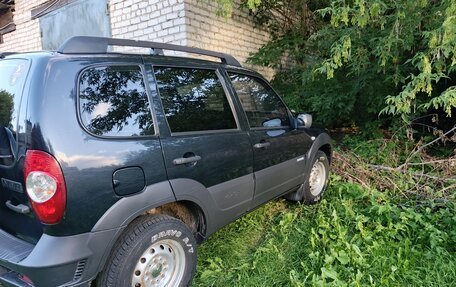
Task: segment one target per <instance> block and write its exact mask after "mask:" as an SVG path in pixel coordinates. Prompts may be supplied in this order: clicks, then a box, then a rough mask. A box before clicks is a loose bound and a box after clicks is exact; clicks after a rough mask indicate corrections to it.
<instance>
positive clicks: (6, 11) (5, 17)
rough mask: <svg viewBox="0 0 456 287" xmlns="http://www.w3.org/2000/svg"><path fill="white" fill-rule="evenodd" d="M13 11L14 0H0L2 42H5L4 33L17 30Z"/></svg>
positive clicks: (0, 39)
mask: <svg viewBox="0 0 456 287" xmlns="http://www.w3.org/2000/svg"><path fill="white" fill-rule="evenodd" d="M13 12H14V0H0V44H1V43H3V35H5V34H6V33H10V32H12V31H14V30H16V25H15V24H14V21H13Z"/></svg>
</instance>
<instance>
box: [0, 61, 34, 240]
mask: <svg viewBox="0 0 456 287" xmlns="http://www.w3.org/2000/svg"><path fill="white" fill-rule="evenodd" d="M29 68H30V61H29V60H26V59H7V60H1V61H0V75H1V76H0V230H4V231H6V232H8V233H9V234H12V235H15V236H18V237H20V238H22V239H25V240H27V241H29V242H36V241H37V240H38V239H39V237H40V236H41V234H42V228H41V224H40V222H39V221H38V220H37V219H36V218H34V217H33V215H32V213H31V212H30V208H29V206H28V199H27V195H26V193H25V188H24V186H23V185H22V183H21V182H22V181H23V174H22V168H21V165H22V163H21V154H22V155H23V151H24V149H25V141H26V137H25V132H24V129H25V127H24V123H25V101H26V99H25V97H24V98H23V94H26V92H24V90H25V86H26V81H27V73H28V71H29Z"/></svg>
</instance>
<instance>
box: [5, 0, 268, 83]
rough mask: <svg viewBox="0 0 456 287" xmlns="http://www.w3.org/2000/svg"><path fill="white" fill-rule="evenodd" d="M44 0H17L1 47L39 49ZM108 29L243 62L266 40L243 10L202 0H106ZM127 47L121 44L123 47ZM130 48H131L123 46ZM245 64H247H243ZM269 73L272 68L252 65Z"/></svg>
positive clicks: (122, 35) (116, 34) (120, 35)
mask: <svg viewBox="0 0 456 287" xmlns="http://www.w3.org/2000/svg"><path fill="white" fill-rule="evenodd" d="M45 1H46V0H16V1H15V2H16V12H15V15H14V22H15V23H16V31H14V32H12V33H9V34H6V35H4V41H5V43H4V44H0V51H33V50H40V49H41V37H40V27H39V20H31V19H30V15H31V14H30V11H31V9H32V8H34V7H36V6H37V5H39V4H41V3H43V2H45ZM108 3H109V13H110V20H111V34H112V36H113V37H116V38H124V39H136V40H149V41H157V42H164V43H173V44H178V45H186V46H191V47H198V48H203V49H208V50H214V51H219V52H224V53H229V54H232V55H233V56H235V57H236V58H237V59H238V60H239V61H240V62H241V63H244V62H245V60H246V59H247V57H248V56H249V54H250V53H251V52H254V51H257V50H258V48H259V47H261V45H262V44H264V43H266V42H267V41H268V40H269V34H268V32H267V31H265V30H264V29H260V28H258V27H255V25H254V24H253V21H252V18H251V17H250V16H249V15H248V13H247V12H246V11H239V10H237V11H234V13H233V16H232V17H230V18H228V19H227V18H224V17H218V16H217V15H216V13H215V12H216V9H217V8H216V5H215V4H214V3H213V2H212V3H211V1H201V0H109V1H108ZM123 50H125V49H123ZM127 50H131V49H127ZM244 65H245V64H244ZM252 68H254V69H256V70H258V71H259V72H261V73H262V74H263V75H265V76H266V77H268V78H271V76H272V75H273V71H272V70H270V69H264V68H260V67H252Z"/></svg>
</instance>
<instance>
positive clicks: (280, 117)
mask: <svg viewBox="0 0 456 287" xmlns="http://www.w3.org/2000/svg"><path fill="white" fill-rule="evenodd" d="M228 76H229V78H230V80H231V85H232V88H233V90H234V92H235V93H236V95H237V98H238V99H239V101H240V105H241V106H242V108H243V110H244V112H245V116H246V118H247V121H248V122H249V126H250V131H249V135H250V140H251V144H252V147H253V149H254V174H255V196H254V201H253V206H254V207H255V206H258V205H260V204H262V203H264V202H266V201H268V200H270V199H272V198H275V197H277V196H280V195H282V194H284V193H286V192H287V191H291V190H293V189H295V188H297V187H299V186H300V185H301V184H302V183H303V180H304V167H305V162H306V160H307V159H306V157H305V155H306V153H307V151H308V150H309V148H310V146H311V143H312V140H311V137H310V136H309V135H308V134H307V133H305V131H303V130H297V129H294V128H292V127H291V125H290V120H291V113H290V112H289V110H288V108H287V107H286V105H285V104H284V103H283V101H282V100H281V99H280V97H279V96H278V95H277V94H276V92H275V91H274V90H273V89H272V88H271V86H270V85H269V84H268V83H267V82H266V81H265V80H264V79H262V78H260V77H258V76H256V75H255V74H253V73H248V72H245V71H228Z"/></svg>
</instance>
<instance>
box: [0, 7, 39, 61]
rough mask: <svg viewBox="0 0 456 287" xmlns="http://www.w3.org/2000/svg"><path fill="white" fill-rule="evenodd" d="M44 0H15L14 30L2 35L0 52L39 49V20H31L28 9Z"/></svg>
mask: <svg viewBox="0 0 456 287" xmlns="http://www.w3.org/2000/svg"><path fill="white" fill-rule="evenodd" d="M43 2H46V0H16V1H15V3H16V5H15V8H16V11H15V12H14V13H13V14H14V23H15V24H16V31H14V32H11V33H8V34H5V35H3V41H4V43H3V44H0V52H5V51H19V52H22V51H24V52H25V51H36V50H41V35H40V24H39V20H31V14H30V11H31V10H32V8H34V7H36V6H37V5H39V4H41V3H43Z"/></svg>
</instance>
